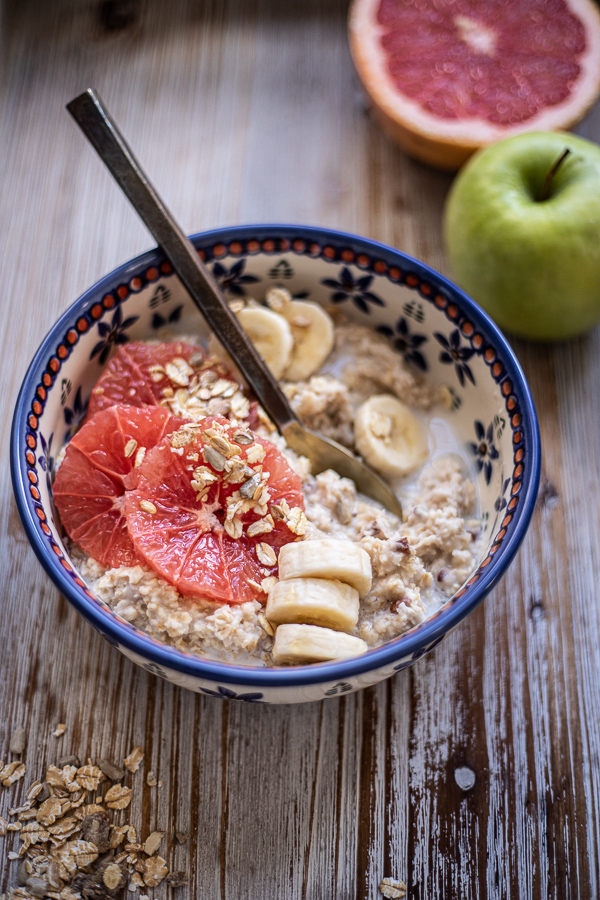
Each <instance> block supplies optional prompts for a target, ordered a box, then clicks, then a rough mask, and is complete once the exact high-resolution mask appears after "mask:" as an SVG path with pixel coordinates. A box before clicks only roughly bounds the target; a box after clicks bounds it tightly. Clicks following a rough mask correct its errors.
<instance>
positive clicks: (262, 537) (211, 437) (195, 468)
mask: <svg viewBox="0 0 600 900" xmlns="http://www.w3.org/2000/svg"><path fill="white" fill-rule="evenodd" d="M215 435H216V436H217V438H221V439H224V441H225V442H226V443H230V444H231V446H232V447H233V450H234V452H233V453H232V454H231V455H230V456H227V455H226V456H223V454H221V453H220V451H219V446H220V447H221V448H223V447H224V446H225V444H223V443H222V442H221V443H220V442H219V440H215ZM236 435H237V438H238V439H240V440H242V443H241V444H240V443H237V442H236ZM214 450H216V452H217V454H219V455H215V453H214V452H212V453H211V451H214ZM225 452H226V454H227V453H228V452H229V451H227V450H226V451H225ZM225 462H226V463H227V464H228V465H227V466H226V467H225V468H223V466H224V464H225ZM263 473H264V475H265V477H264V479H262V477H261V476H262V474H263ZM255 476H258V478H256V477H255ZM232 477H233V480H231V479H232ZM250 479H252V484H251V483H250ZM246 483H247V485H248V486H247V487H246V488H244V485H245V484H246ZM259 484H264V486H265V488H266V490H267V491H268V494H266V495H265V494H264V493H263V496H262V497H259V500H258V501H256V502H255V501H254V499H253V498H254V495H255V488H258V485H259ZM242 495H244V496H245V497H246V498H247V499H246V501H245V502H244V496H242ZM279 504H281V507H280V506H279ZM286 504H287V506H286ZM234 506H236V507H237V512H236V514H235V518H236V520H237V521H236V523H235V524H234V523H233V522H232V521H231V517H230V520H229V521H227V518H228V517H227V512H228V510H229V511H230V512H231V510H232V509H233V507H234ZM274 506H275V507H276V508H278V509H281V508H283V509H284V510H285V509H287V508H290V509H292V510H293V509H294V508H295V509H296V510H298V509H300V510H303V509H304V495H303V493H302V482H301V479H300V478H299V476H298V475H296V473H295V472H294V471H293V470H292V469H291V468H290V466H289V465H288V463H287V462H286V460H285V459H284V457H283V456H282V455H281V453H280V452H279V451H278V450H277V449H276V447H274V446H273V445H272V444H270V443H269V442H268V441H265V440H262V439H261V438H258V437H256V436H255V435H252V433H251V432H245V433H244V434H243V437H242V438H240V429H239V428H237V427H235V426H232V425H231V424H230V422H229V421H228V420H227V419H224V418H222V417H208V418H206V419H204V420H202V422H201V423H199V424H196V423H193V424H191V425H186V426H183V427H182V428H181V429H180V430H179V431H178V432H177V433H175V434H173V435H171V436H169V437H166V438H165V439H163V441H161V443H160V444H157V445H156V446H155V447H154V449H153V450H152V451H150V452H149V453H148V454H147V455H146V457H145V458H144V461H143V463H142V465H141V466H140V474H139V481H138V483H137V486H136V489H135V490H133V491H128V492H127V495H126V499H125V513H126V517H127V528H128V530H129V534H130V536H131V539H132V541H133V544H134V546H135V549H136V552H137V553H138V555H139V556H140V557H142V558H143V559H144V560H145V562H146V563H147V564H148V565H149V566H150V567H151V568H152V569H153V570H154V571H155V572H157V573H158V574H159V575H161V576H162V577H163V578H164V579H165V580H166V581H168V582H169V583H170V584H172V585H174V586H175V587H176V588H177V589H178V590H179V591H180V593H181V594H183V595H184V596H186V597H198V598H203V599H208V600H213V601H216V602H219V603H231V604H235V603H243V602H244V601H247V600H255V599H259V600H260V601H261V602H264V600H265V599H266V595H265V593H264V591H262V590H261V581H262V580H263V579H264V578H265V577H266V576H268V575H271V574H275V573H276V572H277V563H276V552H275V549H276V548H278V547H280V546H282V545H283V544H284V543H289V542H290V541H294V540H297V537H298V534H297V533H296V532H294V531H292V530H291V529H290V528H289V527H288V526H287V525H286V524H285V521H284V520H283V519H276V518H274V517H273V516H272V512H273V507H274ZM261 507H262V508H261ZM259 520H260V521H261V522H264V523H265V526H267V528H266V530H265V531H258V532H256V533H255V532H254V530H253V529H252V527H251V526H252V525H253V524H254V525H256V523H258V522H259ZM236 528H237V529H238V530H239V533H235V530H236ZM228 529H229V530H228ZM261 544H262V545H264V544H267V545H268V548H273V551H272V556H271V558H269V557H270V554H269V553H268V548H267V554H266V555H265V547H264V546H262V547H261V546H260V545H261Z"/></svg>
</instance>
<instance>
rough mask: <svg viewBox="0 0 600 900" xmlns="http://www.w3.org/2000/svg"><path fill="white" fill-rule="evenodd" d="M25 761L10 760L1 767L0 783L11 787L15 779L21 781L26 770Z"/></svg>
mask: <svg viewBox="0 0 600 900" xmlns="http://www.w3.org/2000/svg"><path fill="white" fill-rule="evenodd" d="M26 771H27V770H26V768H25V763H21V762H10V763H6V765H2V766H1V767H0V784H2V785H4V787H10V785H11V784H14V783H15V781H19V780H20V779H21V778H22V777H23V775H24V774H25V772H26Z"/></svg>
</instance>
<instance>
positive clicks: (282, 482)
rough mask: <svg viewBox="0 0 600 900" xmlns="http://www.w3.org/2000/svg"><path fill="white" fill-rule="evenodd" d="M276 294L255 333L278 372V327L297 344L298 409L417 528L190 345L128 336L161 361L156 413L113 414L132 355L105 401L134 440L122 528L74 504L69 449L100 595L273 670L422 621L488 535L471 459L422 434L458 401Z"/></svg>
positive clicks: (133, 614)
mask: <svg viewBox="0 0 600 900" xmlns="http://www.w3.org/2000/svg"><path fill="white" fill-rule="evenodd" d="M273 293H275V292H273ZM276 293H277V296H271V302H270V303H268V304H267V306H266V307H265V306H259V305H258V304H254V305H253V304H248V305H247V306H246V307H245V310H246V312H247V314H248V315H247V319H248V324H247V326H246V325H244V327H247V330H248V331H249V332H251V330H252V328H261V329H263V331H261V333H260V335H257V337H256V342H257V343H258V339H259V337H260V338H261V339H262V340H263V344H262V347H263V355H264V356H265V359H266V361H267V363H269V358H268V355H269V353H270V352H271V350H270V346H271V345H270V343H269V339H270V337H271V334H270V332H269V328H271V327H272V328H273V329H274V331H273V334H274V335H276V336H277V337H278V338H281V339H282V340H283V338H285V340H284V341H283V344H282V343H281V342H280V343H279V344H277V349H276V360H274V364H275V363H276V365H277V367H278V368H279V369H280V370H281V371H283V372H284V375H283V381H282V384H283V388H284V391H285V393H286V394H287V396H288V398H289V400H290V403H291V405H292V407H293V408H294V410H295V412H296V413H297V415H298V416H299V418H301V419H302V421H303V422H304V423H305V424H307V425H308V426H310V427H312V428H314V429H315V430H317V431H320V432H322V433H323V434H325V435H327V436H329V437H332V438H334V439H335V440H337V441H339V442H340V443H342V444H344V445H345V446H347V447H349V448H351V449H354V450H356V449H357V448H358V449H359V450H360V452H361V454H362V455H363V456H364V458H365V459H366V460H367V461H368V462H370V463H371V465H373V466H374V467H375V468H377V469H379V471H380V472H382V473H383V474H384V477H387V478H388V480H389V481H390V482H391V483H392V484H393V486H394V489H395V490H396V491H397V493H398V496H399V498H400V500H401V502H402V504H403V510H404V519H403V521H400V519H399V518H398V517H397V516H395V515H394V514H392V513H391V512H388V511H387V510H385V509H383V508H382V507H381V506H380V505H379V504H377V503H376V502H375V501H373V500H370V499H369V498H367V497H364V496H362V495H360V494H358V493H357V491H356V487H355V485H354V483H353V482H352V481H350V480H349V479H348V478H343V477H340V476H339V475H338V474H337V473H336V472H333V471H331V470H328V471H325V472H322V473H320V474H318V475H316V476H313V475H311V474H310V468H309V464H308V461H307V460H306V459H303V458H302V457H298V456H297V455H296V454H295V453H293V452H292V451H291V450H290V449H289V448H288V447H287V446H286V443H285V440H284V439H283V438H282V437H281V436H279V435H278V434H277V433H276V432H274V429H273V427H272V425H271V424H270V423H269V421H268V419H267V417H266V416H265V415H264V413H263V412H262V410H260V408H258V407H257V405H256V403H255V402H253V401H252V398H251V397H249V396H248V395H247V393H245V392H244V391H243V389H242V388H241V387H240V385H239V384H238V383H237V382H236V381H235V379H234V378H233V376H232V375H230V374H229V372H230V370H229V369H228V368H227V360H226V358H225V357H224V355H223V354H222V352H221V351H219V349H218V348H216V349H217V352H219V353H220V357H221V358H220V359H215V358H214V357H211V356H208V357H205V355H204V354H203V353H202V352H201V351H199V350H198V348H197V347H196V348H194V347H193V346H192V345H188V344H186V343H185V342H183V341H179V342H177V344H176V353H175V355H174V356H173V358H172V359H171V358H170V356H171V354H172V353H173V351H171V350H170V349H169V348H170V346H171V345H168V344H156V345H154V346H155V347H156V348H158V349H156V350H153V345H152V344H148V345H130V349H129V350H128V351H127V352H128V353H129V355H130V356H131V357H132V358H133V357H134V356H135V358H136V366H137V368H136V371H138V370H139V368H140V363H139V360H143V361H144V364H145V365H146V366H147V372H148V386H147V393H148V398H149V399H147V401H146V402H145V403H144V404H140V406H142V407H144V408H142V409H138V408H137V407H136V408H131V407H129V406H128V407H125V408H124V407H122V406H119V405H117V406H114V405H112V406H111V405H110V403H111V391H112V390H113V381H114V377H115V376H114V373H115V372H118V371H121V369H122V368H123V366H122V365H121V364H120V363H119V365H117V364H115V365H114V366H113V369H112V371H111V364H110V363H109V366H108V367H107V369H106V370H105V373H104V374H103V376H102V378H101V382H99V386H100V388H101V389H102V390H100V391H99V389H98V387H97V388H95V389H94V397H95V403H96V404H98V403H101V404H102V408H101V409H99V410H98V411H97V412H95V415H94V416H93V417H92V419H91V420H90V417H89V416H88V420H89V421H91V423H93V427H96V428H97V427H98V423H99V422H100V419H101V417H104V418H105V419H106V424H105V426H104V427H106V428H111V429H112V430H113V431H114V432H115V433H116V432H119V429H120V431H122V432H123V434H124V435H125V434H126V437H127V439H126V440H125V438H124V439H123V441H124V446H123V448H122V451H120V462H118V466H115V467H114V468H118V473H119V474H118V476H113V478H112V481H113V483H112V485H111V487H110V489H109V490H108V492H107V490H106V488H102V491H104V493H103V494H102V497H101V499H102V500H103V501H104V500H107V504H108V505H107V506H106V509H107V510H108V511H109V512H110V513H111V514H112V515H113V518H114V522H113V523H112V524H111V526H110V527H111V528H112V531H111V532H110V534H109V535H108V537H107V536H106V529H107V524H106V523H107V522H108V518H107V514H105V516H104V518H103V519H102V522H101V528H102V529H103V531H102V535H101V537H98V535H97V534H96V532H95V531H94V525H93V522H94V521H95V519H94V516H93V515H92V516H91V518H90V515H84V514H83V513H82V512H81V510H79V509H77V507H76V504H75V505H74V504H73V502H72V496H75V494H76V491H75V490H74V488H73V486H72V485H73V478H75V480H76V479H77V478H78V477H79V476H78V475H77V474H76V475H74V476H71V475H70V473H71V471H72V469H73V463H72V462H69V452H68V451H67V453H66V454H61V460H63V459H64V460H65V461H64V462H62V464H61V466H60V470H59V475H57V485H56V486H55V496H56V498H57V505H59V510H60V512H61V516H62V517H63V523H64V524H65V527H66V528H67V531H68V533H69V535H70V538H71V546H72V556H73V559H74V561H75V562H76V564H77V566H78V569H79V571H80V572H81V574H82V576H83V578H84V579H85V581H86V582H87V583H88V584H89V586H90V587H91V589H92V590H93V591H94V592H95V594H96V595H97V596H98V597H99V599H100V600H101V601H102V602H104V603H106V604H107V605H108V606H109V607H110V608H111V609H113V610H114V612H115V613H116V614H117V615H118V616H119V617H121V618H122V619H124V620H125V621H127V622H129V623H131V624H132V625H134V626H135V627H136V628H139V629H141V630H142V631H144V632H146V633H147V634H149V635H151V636H152V637H154V638H156V639H158V640H160V641H163V642H165V643H168V644H170V645H172V646H174V647H176V648H177V649H179V650H182V651H185V652H188V653H191V654H194V655H196V656H199V657H204V658H209V659H214V660H219V661H226V662H235V663H237V664H243V665H255V666H271V665H274V664H275V665H276V664H286V663H302V662H312V661H319V660H323V659H335V658H343V657H344V656H349V655H355V654H357V653H361V652H364V650H366V649H368V648H371V647H376V646H379V645H381V644H383V643H385V642H386V641H389V640H391V639H393V638H395V637H397V636H399V635H401V634H403V633H404V632H406V631H408V630H409V629H411V628H414V627H415V626H416V625H419V623H421V622H422V621H424V620H425V619H426V618H427V616H428V615H430V614H431V613H432V612H433V611H434V610H436V609H437V608H439V606H440V605H441V604H442V603H443V602H445V600H447V599H448V598H449V597H451V596H452V594H454V593H455V592H456V591H457V590H458V589H459V588H460V587H461V585H462V584H464V582H465V580H466V579H467V578H468V576H469V574H470V573H471V572H472V571H473V568H474V567H475V563H476V555H477V539H478V534H479V522H478V519H477V518H476V492H475V486H474V484H473V481H472V480H471V478H470V477H469V473H468V471H467V470H466V467H465V464H464V462H463V460H462V458H461V456H460V454H459V453H458V452H455V453H452V452H440V451H435V450H434V452H433V453H431V452H430V451H431V441H430V440H429V436H428V432H427V428H426V425H425V424H424V423H425V422H426V420H427V417H428V416H429V417H430V416H431V415H433V413H434V412H435V411H436V409H437V408H439V406H440V404H441V400H442V394H441V392H438V391H436V390H433V389H432V388H431V387H430V386H428V385H427V384H426V383H424V382H423V381H422V380H421V379H420V378H419V377H418V376H417V375H415V374H414V373H413V372H412V371H411V370H410V369H409V368H408V367H407V366H406V364H405V363H404V360H403V359H402V357H401V356H400V355H399V354H397V353H395V352H394V351H393V350H392V348H391V347H390V346H389V344H388V343H387V341H386V340H385V339H384V338H383V337H381V336H380V335H377V334H375V333H374V332H372V331H370V330H369V329H367V328H363V327H361V326H358V325H355V324H352V323H349V322H347V321H344V320H342V319H340V318H339V317H338V318H337V321H336V322H335V323H334V322H333V321H331V324H330V326H328V328H330V331H327V330H326V331H325V332H323V331H322V330H321V326H322V324H323V320H322V316H327V313H326V312H324V311H323V310H321V309H320V308H319V309H315V304H309V303H307V302H306V301H295V300H292V299H291V298H290V297H289V295H287V293H286V292H285V291H283V290H281V291H278V292H276ZM254 312H257V313H260V316H258V317H257V316H254V315H253V313H254ZM269 317H271V318H269ZM273 317H274V318H273ZM286 317H287V318H286ZM271 320H272V321H271ZM313 325H314V328H313ZM323 335H324V337H323ZM253 339H254V338H253ZM126 346H127V345H126ZM173 346H175V345H173ZM138 347H139V348H140V349H138ZM282 348H283V349H282ZM119 352H121V350H120V351H119ZM123 352H125V351H123ZM273 352H275V351H273ZM286 354H287V355H286ZM154 357H157V358H158V359H159V362H156V361H155V359H154ZM119 366H121V369H120V368H119ZM315 366H316V369H315ZM142 371H143V369H142ZM286 372H287V373H290V372H293V373H294V375H295V377H294V380H291V377H290V379H288V380H286V376H285V373H286ZM111 378H112V379H113V381H111ZM144 387H145V389H146V386H144ZM120 390H121V391H122V388H120ZM215 401H218V403H219V406H218V409H217V407H216V406H215ZM120 402H121V401H120V399H119V395H118V396H117V404H118V403H120ZM211 404H212V406H211ZM119 417H120V418H119ZM207 417H208V418H207ZM86 427H87V425H84V427H83V429H82V431H81V432H80V435H81V438H79V437H78V436H76V438H74V439H73V443H74V447H75V449H74V450H73V451H72V454H71V455H72V456H73V458H74V459H75V461H76V462H77V457H76V456H75V454H76V453H77V454H78V453H79V452H80V451H81V452H82V453H83V455H85V453H86V452H87V451H86V449H85V442H86V440H90V441H93V440H96V441H97V436H96V435H94V434H92V435H91V437H90V438H89V439H88V438H86V435H85V433H84V432H85V429H86ZM93 427H92V424H91V425H90V429H91V430H92V431H93ZM94 446H95V445H94ZM113 449H114V448H113ZM88 455H89V454H88ZM67 463H68V465H69V466H71V468H70V469H69V472H68V473H67V470H66V468H65V467H67V468H68V465H67ZM67 474H68V475H69V478H68V477H67ZM92 475H93V473H92ZM81 477H83V476H81ZM103 477H104V476H103ZM69 479H70V480H69ZM85 479H86V483H87V482H90V480H91V481H92V482H93V480H94V478H93V477H92V478H90V474H89V472H87V471H86V474H85ZM65 483H66V484H67V487H65ZM69 491H70V492H71V493H69ZM111 491H112V493H111ZM107 493H108V494H109V495H110V496H109V497H108V498H107V497H106V496H105V495H106V494H107ZM77 498H78V500H80V499H81V498H80V495H79V494H78V495H77ZM92 499H94V498H92ZM96 502H97V501H96V500H95V499H94V503H96ZM93 509H94V510H95V507H93ZM111 521H112V520H111ZM94 542H95V543H94ZM332 542H333V543H332ZM97 547H98V548H99V549H98V550H96V548H97ZM90 548H91V549H90ZM92 551H93V552H92ZM213 570H214V573H213Z"/></svg>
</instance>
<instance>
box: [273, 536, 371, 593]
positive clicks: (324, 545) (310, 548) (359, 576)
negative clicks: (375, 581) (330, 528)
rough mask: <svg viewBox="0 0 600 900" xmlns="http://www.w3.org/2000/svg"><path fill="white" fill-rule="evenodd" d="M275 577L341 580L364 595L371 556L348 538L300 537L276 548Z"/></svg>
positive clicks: (368, 580)
mask: <svg viewBox="0 0 600 900" xmlns="http://www.w3.org/2000/svg"><path fill="white" fill-rule="evenodd" d="M279 578H280V579H281V580H282V581H288V580H289V579H291V578H325V579H335V580H337V581H342V582H343V583H344V584H349V585H350V586H351V587H353V588H355V589H356V590H357V591H358V594H359V596H360V597H364V596H365V594H368V593H369V591H370V590H371V580H372V576H371V559H370V557H369V554H368V553H367V552H366V551H365V550H363V549H362V547H359V546H358V544H354V543H353V542H352V541H335V540H327V539H325V540H322V541H300V542H298V543H293V544H285V545H284V546H283V547H282V548H281V550H280V551H279Z"/></svg>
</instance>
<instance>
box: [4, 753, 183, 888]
mask: <svg viewBox="0 0 600 900" xmlns="http://www.w3.org/2000/svg"><path fill="white" fill-rule="evenodd" d="M135 750H136V751H140V748H135ZM132 755H133V752H132V754H130V756H132ZM137 756H138V754H136V756H135V757H134V761H137ZM142 756H143V753H142ZM60 762H61V763H62V765H61V766H56V765H49V766H48V767H47V770H46V781H44V782H42V781H40V780H38V781H34V782H33V784H31V786H30V787H29V788H28V790H27V792H26V794H25V800H24V802H23V804H22V805H21V806H19V807H15V808H12V809H10V810H9V817H10V818H13V819H14V818H15V817H17V819H16V821H12V822H10V823H9V821H8V820H7V819H5V818H2V817H0V835H2V836H4V837H6V836H7V835H8V836H9V838H10V836H11V835H12V834H13V833H14V834H15V835H16V836H17V837H16V838H15V839H16V840H18V841H20V844H21V846H20V849H19V850H18V851H17V850H13V849H11V850H9V852H8V854H7V856H8V859H9V860H11V861H12V860H15V861H16V862H17V863H18V873H17V883H18V885H19V886H18V887H16V888H11V890H10V892H9V894H4V895H0V900H35V898H40V900H41V898H44V897H47V898H49V900H82V898H88V900H111V898H114V900H116V898H117V896H120V892H121V891H122V889H123V888H124V887H125V886H126V885H127V883H129V888H130V890H131V891H138V890H139V889H140V888H141V887H143V886H144V885H146V886H147V887H158V885H159V884H161V883H162V881H163V880H164V879H165V878H167V877H169V876H170V874H172V876H173V877H172V878H170V880H169V882H168V884H169V886H171V887H177V886H180V885H183V884H186V883H187V875H186V874H185V873H184V872H180V871H177V872H173V873H169V869H168V866H167V863H166V860H164V859H163V858H162V857H160V856H156V855H154V854H156V851H157V850H158V848H159V846H160V843H161V841H162V838H163V837H164V832H158V831H156V832H152V833H151V834H150V835H149V836H148V838H147V839H146V841H145V843H144V844H141V843H138V842H137V831H136V828H135V827H134V826H133V825H131V824H129V823H127V824H125V825H116V824H115V823H113V822H112V821H111V817H110V812H109V810H111V809H119V810H123V809H125V808H126V807H128V806H129V804H130V801H131V797H132V788H130V787H127V786H126V785H123V784H112V786H111V787H110V788H109V790H108V791H107V793H106V796H105V797H104V799H103V798H102V797H101V796H98V797H97V798H96V801H97V802H96V803H94V802H93V799H94V795H95V793H96V791H97V790H98V785H99V783H100V782H101V781H106V780H107V779H108V780H109V781H110V780H111V779H110V778H108V776H107V775H106V774H105V773H104V772H103V770H102V768H101V766H100V765H95V764H94V761H93V760H91V759H88V760H87V763H86V764H85V765H83V766H81V765H79V759H78V758H77V757H75V756H71V757H67V758H65V759H64V760H60ZM100 762H101V761H100V760H98V763H100ZM137 765H139V762H137ZM136 767H137V766H136ZM105 768H106V769H107V771H108V772H110V774H111V776H114V775H115V774H119V775H121V776H122V775H123V772H121V771H119V770H118V769H117V767H116V766H113V765H112V764H110V763H109V764H108V766H106V765H105ZM0 771H1V772H4V775H5V779H6V780H7V786H9V785H10V784H12V783H14V780H15V774H16V775H17V777H22V776H23V774H24V772H25V766H24V765H23V764H22V763H18V762H15V763H8V764H7V765H6V766H5V765H4V764H3V763H0ZM10 779H12V780H10ZM90 794H91V797H90V796H89V795H90ZM105 805H106V806H107V807H108V810H107V809H106V808H105ZM186 837H187V835H186ZM125 840H126V841H127V843H126V844H125V847H124V849H122V845H123V842H124V841H125ZM0 869H1V866H0ZM140 900H141V898H140Z"/></svg>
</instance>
